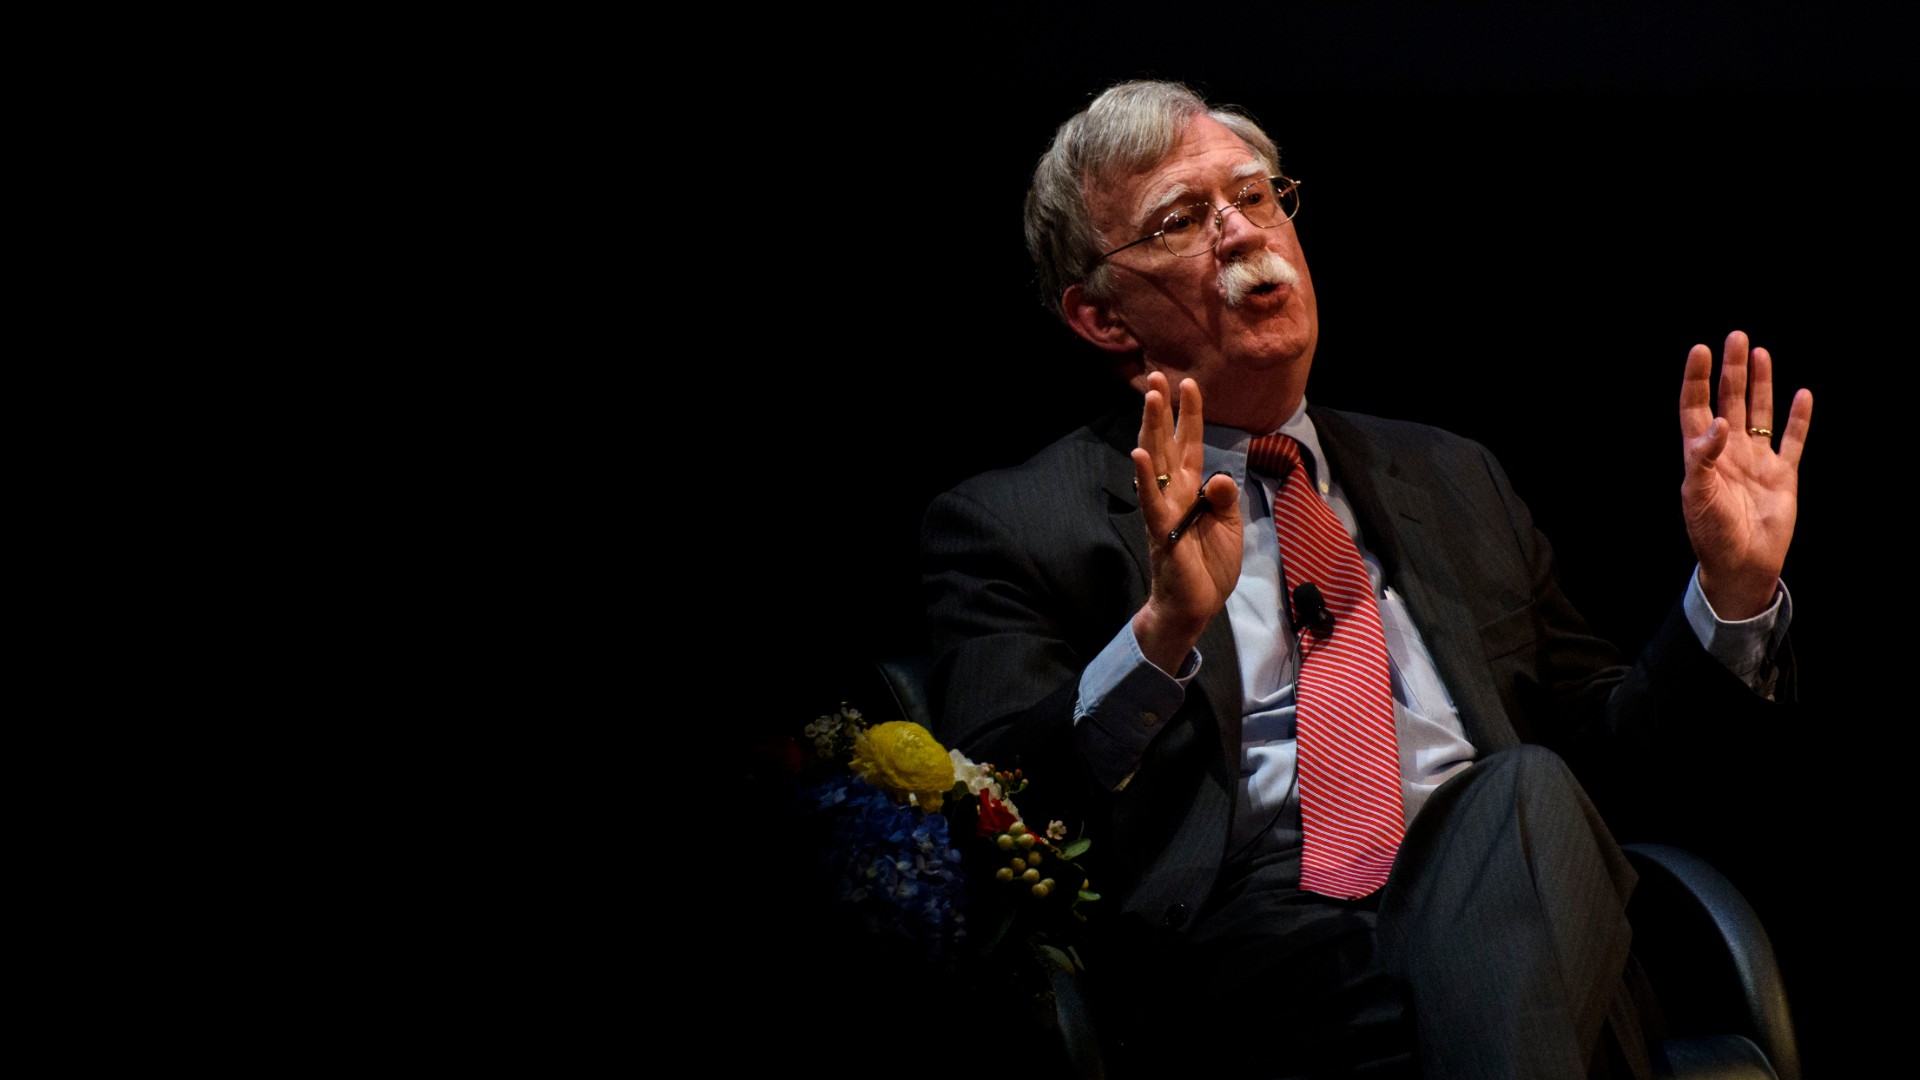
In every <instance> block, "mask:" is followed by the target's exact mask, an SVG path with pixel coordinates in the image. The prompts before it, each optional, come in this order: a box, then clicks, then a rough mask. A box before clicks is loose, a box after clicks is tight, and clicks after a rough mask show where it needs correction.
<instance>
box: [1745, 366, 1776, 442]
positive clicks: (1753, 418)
mask: <svg viewBox="0 0 1920 1080" xmlns="http://www.w3.org/2000/svg"><path fill="white" fill-rule="evenodd" d="M1747 427H1748V428H1772V427H1773V357H1772V356H1771V355H1770V354H1769V353H1768V352H1767V350H1765V349H1755V350H1753V357H1752V359H1751V360H1749V361H1748V363H1747ZM1765 438H1766V439H1767V441H1768V442H1772V441H1773V437H1772V436H1771V435H1769V436H1765Z"/></svg>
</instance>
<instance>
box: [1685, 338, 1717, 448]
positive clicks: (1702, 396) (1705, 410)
mask: <svg viewBox="0 0 1920 1080" xmlns="http://www.w3.org/2000/svg"><path fill="white" fill-rule="evenodd" d="M1712 426H1713V352H1712V351H1711V350H1709V349H1708V348H1707V347H1706V346H1705V345H1695V346H1694V347H1693V348H1692V349H1691V350H1690V351H1689V352H1688V353H1687V370H1686V374H1685V375H1684V376H1682V377H1681V379H1680V437H1681V438H1682V439H1685V440H1687V441H1689V442H1691V441H1692V440H1694V439H1697V438H1699V437H1700V436H1702V435H1704V434H1706V432H1707V429H1708V428H1710V427H1712Z"/></svg>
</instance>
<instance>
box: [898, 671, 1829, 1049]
mask: <svg viewBox="0 0 1920 1080" xmlns="http://www.w3.org/2000/svg"><path fill="white" fill-rule="evenodd" d="M931 666H932V665H931V662H930V661H929V659H928V658H927V657H926V656H924V655H917V654H916V655H907V656H896V657H887V658H884V659H881V660H879V661H877V662H876V663H875V665H874V667H873V668H872V669H871V670H873V671H874V672H875V673H876V674H877V675H878V676H879V680H880V682H881V683H882V684H883V686H884V688H885V692H886V693H887V694H888V695H889V696H890V698H891V702H890V704H891V706H892V708H893V710H894V712H895V714H896V715H898V716H899V717H900V718H902V719H906V720H912V721H914V722H915V723H918V724H921V725H922V726H925V727H929V728H931V727H932V719H933V713H932V709H931V706H930V703H929V701H928V697H927V675H928V672H929V670H930V668H931ZM1624 850H1625V851H1626V854H1627V858H1628V859H1629V860H1630V861H1631V862H1632V863H1633V866H1634V869H1635V870H1636V871H1638V872H1639V874H1640V882H1639V885H1638V886H1637V888H1636V889H1635V891H1634V896H1633V900H1632V901H1631V903H1630V904H1629V905H1628V907H1627V918H1628V921H1629V922H1631V923H1632V925H1633V929H1634V955H1635V957H1637V958H1638V959H1639V961H1640V964H1641V967H1642V968H1643V969H1644V970H1645V972H1646V975H1647V978H1648V980H1649V981H1650V982H1651V983H1652V984H1653V989H1654V993H1655V995H1656V997H1657V998H1658V1000H1659V1002H1660V1007H1661V1011H1662V1013H1663V1015H1664V1019H1665V1023H1666V1028H1667V1034H1666V1039H1665V1041H1664V1043H1663V1047H1664V1049H1665V1051H1666V1056H1667V1060H1668V1064H1669V1065H1670V1066H1671V1067H1672V1070H1673V1072H1672V1075H1673V1076H1674V1077H1676V1078H1678V1080H1800V1052H1799V1046H1798V1044H1797V1042H1796V1041H1795V1038H1794V1033H1793V1021H1792V1018H1791V1015H1790V1013H1789V1010H1788V1007H1787V996H1786V990H1785V988H1784V987H1783V986H1782V984H1781V981H1780V968H1779V964H1778V962H1777V961H1776V960H1775V958H1774V954H1773V943H1772V941H1771V940H1770V939H1769V938H1768V937H1767V932H1766V929H1765V928H1764V927H1763V926H1761V925H1760V919H1759V916H1757V915H1756V914H1754V911H1753V908H1752V906H1751V905H1749V904H1748V903H1747V901H1746V898H1745V897H1743V896H1741V895H1740V892H1739V890H1737V889H1735V888H1734V887H1733V884H1732V882H1729V881H1728V880H1727V879H1726V877H1725V876H1724V875H1722V874H1721V873H1720V872H1719V871H1718V870H1715V869H1714V868H1713V867H1712V866H1711V865H1710V864H1709V863H1707V862H1706V860H1704V859H1701V858H1700V857H1698V856H1696V855H1693V854H1690V853H1689V852H1686V851H1683V850H1681V849H1679V848H1676V847H1670V846H1667V845H1664V844H1628V845H1625V847H1624ZM1047 977H1048V981H1049V983H1050V985H1051V988H1052V991H1053V999H1054V1013H1055V1019H1056V1023H1057V1032H1058V1036H1059V1039H1060V1041H1061V1043H1062V1044H1063V1047H1062V1049H1063V1051H1064V1054H1065V1057H1066V1058H1067V1060H1068V1061H1069V1062H1071V1063H1072V1066H1073V1069H1074V1073H1075V1075H1077V1076H1079V1077H1081V1078H1083V1080H1098V1078H1101V1077H1104V1076H1105V1075H1106V1067H1105V1057H1106V1054H1105V1050H1106V1048H1107V1047H1108V1046H1109V1045H1110V1044H1109V1043H1108V1042H1107V1041H1106V1040H1104V1039H1102V1038H1101V1037H1100V1033H1099V1027H1098V1023H1097V1020H1096V1018H1095V1016H1094V1013H1093V1009H1092V1008H1091V1005H1090V1002H1089V1000H1088V995H1087V993H1086V989H1085V985H1084V980H1085V973H1084V972H1082V971H1079V970H1077V969H1076V970H1068V969H1065V968H1057V967H1056V968H1050V969H1049V970H1048V972H1047Z"/></svg>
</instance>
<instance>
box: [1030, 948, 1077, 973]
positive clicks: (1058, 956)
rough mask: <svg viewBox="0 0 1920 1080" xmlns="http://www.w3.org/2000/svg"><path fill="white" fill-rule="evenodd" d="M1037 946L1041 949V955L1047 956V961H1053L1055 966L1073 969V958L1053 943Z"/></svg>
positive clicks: (1062, 969) (1067, 970)
mask: <svg viewBox="0 0 1920 1080" xmlns="http://www.w3.org/2000/svg"><path fill="white" fill-rule="evenodd" d="M1036 947H1037V948H1038V949H1039V951H1040V955H1041V956H1043V957H1045V958H1046V960H1047V962H1048V963H1051V964H1052V965H1053V966H1054V967H1057V968H1059V969H1060V970H1061V971H1066V972H1071V971H1072V970H1073V959H1072V958H1071V957H1069V956H1068V955H1067V954H1066V953H1064V952H1061V951H1060V950H1059V949H1056V948H1054V947H1053V946H1051V945H1040V946H1036Z"/></svg>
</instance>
